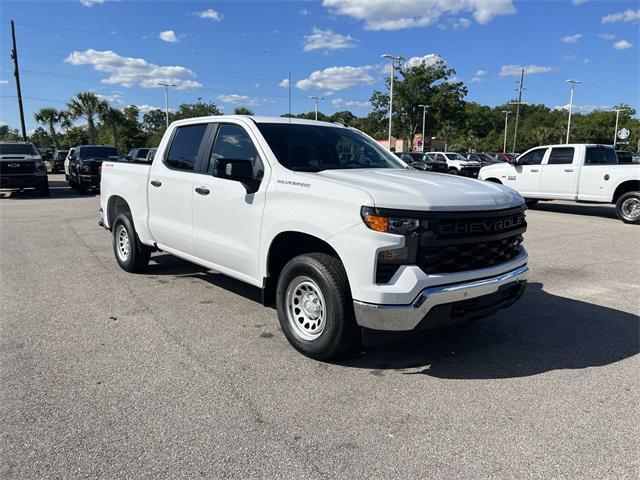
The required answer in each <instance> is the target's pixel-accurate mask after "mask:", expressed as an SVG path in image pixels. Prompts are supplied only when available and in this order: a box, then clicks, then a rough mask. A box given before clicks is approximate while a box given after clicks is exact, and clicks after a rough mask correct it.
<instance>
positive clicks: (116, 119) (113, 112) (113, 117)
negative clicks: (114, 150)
mask: <svg viewBox="0 0 640 480" xmlns="http://www.w3.org/2000/svg"><path fill="white" fill-rule="evenodd" d="M98 114H99V115H100V121H101V122H102V123H104V124H105V125H107V126H109V128H110V129H111V136H112V137H113V146H114V147H117V146H118V128H119V127H120V125H122V124H123V123H124V122H125V120H126V118H125V116H124V113H122V111H120V110H118V109H117V108H113V107H112V106H110V105H109V104H107V103H106V102H105V103H103V105H102V107H101V108H100V111H99V112H98Z"/></svg>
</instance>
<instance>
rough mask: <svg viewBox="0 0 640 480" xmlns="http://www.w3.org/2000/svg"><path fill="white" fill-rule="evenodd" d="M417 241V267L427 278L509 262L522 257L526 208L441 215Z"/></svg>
mask: <svg viewBox="0 0 640 480" xmlns="http://www.w3.org/2000/svg"><path fill="white" fill-rule="evenodd" d="M427 222H428V227H427V229H426V230H425V231H424V232H423V233H422V234H421V235H420V238H419V239H418V251H417V259H416V263H417V264H418V266H419V267H420V268H421V269H422V270H423V271H424V272H425V273H427V274H435V273H455V272H463V271H467V270H476V269H478V268H487V267H492V266H494V265H499V264H501V263H505V262H508V261H509V260H512V259H514V258H515V257H517V256H518V255H519V254H520V251H521V244H522V241H523V237H522V235H523V234H524V232H525V230H526V228H527V224H526V221H525V219H524V207H518V208H515V209H509V210H502V211H493V212H479V213H478V212H476V213H474V212H469V213H452V212H449V213H438V214H434V215H430V218H429V219H428V220H427Z"/></svg>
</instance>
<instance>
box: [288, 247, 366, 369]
mask: <svg viewBox="0 0 640 480" xmlns="http://www.w3.org/2000/svg"><path fill="white" fill-rule="evenodd" d="M276 306H277V309H278V319H279V320H280V326H281V327H282V331H283V332H284V334H285V336H286V337H287V340H289V342H290V343H291V345H293V347H294V348H295V349H296V350H298V351H299V352H301V353H303V354H304V355H307V356H308V357H311V358H315V359H317V360H328V359H330V358H335V357H337V356H340V355H343V354H345V353H347V352H349V351H350V350H352V349H353V348H354V347H355V346H356V345H357V344H358V338H359V336H358V333H359V330H358V327H357V325H356V322H355V317H354V314H353V303H352V300H351V292H350V289H349V282H348V280H347V274H346V272H345V271H344V267H343V265H342V263H341V262H340V260H338V259H337V258H335V257H332V256H331V255H327V254H324V253H309V254H305V255H300V256H297V257H295V258H293V259H292V260H290V261H289V262H288V263H287V264H286V265H285V266H284V268H283V269H282V272H281V273H280V277H279V278H278V285H277V290H276Z"/></svg>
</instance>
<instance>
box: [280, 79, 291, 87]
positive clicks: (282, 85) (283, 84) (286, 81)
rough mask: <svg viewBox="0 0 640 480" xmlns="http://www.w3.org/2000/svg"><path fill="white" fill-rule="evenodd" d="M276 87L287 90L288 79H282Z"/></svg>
mask: <svg viewBox="0 0 640 480" xmlns="http://www.w3.org/2000/svg"><path fill="white" fill-rule="evenodd" d="M278 86H279V87H282V88H289V79H288V78H285V79H283V80H282V81H281V82H280V83H279V84H278Z"/></svg>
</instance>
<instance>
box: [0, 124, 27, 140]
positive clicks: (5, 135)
mask: <svg viewBox="0 0 640 480" xmlns="http://www.w3.org/2000/svg"><path fill="white" fill-rule="evenodd" d="M0 140H5V141H9V142H15V141H17V140H22V136H21V135H20V133H19V132H18V129H17V128H13V129H12V128H10V127H9V125H0Z"/></svg>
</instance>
